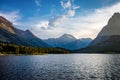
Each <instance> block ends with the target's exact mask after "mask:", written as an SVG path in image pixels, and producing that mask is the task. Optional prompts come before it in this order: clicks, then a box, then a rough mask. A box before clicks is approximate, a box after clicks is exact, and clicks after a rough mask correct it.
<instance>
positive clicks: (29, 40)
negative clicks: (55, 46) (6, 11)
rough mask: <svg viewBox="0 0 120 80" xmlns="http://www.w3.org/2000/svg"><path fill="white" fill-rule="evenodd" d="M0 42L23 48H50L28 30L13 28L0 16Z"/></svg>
mask: <svg viewBox="0 0 120 80" xmlns="http://www.w3.org/2000/svg"><path fill="white" fill-rule="evenodd" d="M0 41H1V42H7V43H12V44H16V45H23V46H33V47H50V46H49V45H48V44H46V43H45V42H44V41H42V40H41V39H39V38H38V37H36V36H35V35H34V34H33V33H32V32H30V31H29V30H26V31H23V30H20V29H17V28H15V27H14V26H13V25H12V23H11V22H9V21H8V20H7V19H5V18H4V17H2V16H0Z"/></svg>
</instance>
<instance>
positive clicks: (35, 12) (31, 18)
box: [0, 0, 120, 39]
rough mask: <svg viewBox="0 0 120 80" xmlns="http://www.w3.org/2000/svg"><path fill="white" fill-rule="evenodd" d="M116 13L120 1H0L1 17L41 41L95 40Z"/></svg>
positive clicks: (119, 7)
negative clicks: (65, 37) (65, 36)
mask: <svg viewBox="0 0 120 80" xmlns="http://www.w3.org/2000/svg"><path fill="white" fill-rule="evenodd" d="M115 12H120V0H0V16H3V17H5V18H6V19H8V20H9V21H11V22H12V23H13V25H14V26H15V27H17V28H19V29H22V30H26V29H29V30H31V32H33V33H34V34H35V35H36V36H38V37H39V38H41V39H47V38H57V37H60V36H61V35H63V34H66V33H67V34H71V35H73V36H75V37H76V38H78V39H79V38H92V39H94V38H95V37H96V36H97V35H98V33H99V32H100V30H101V29H102V28H103V27H104V26H105V25H107V22H108V20H109V18H110V17H111V16H112V15H113V14H114V13H115Z"/></svg>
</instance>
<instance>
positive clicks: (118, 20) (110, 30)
mask: <svg viewBox="0 0 120 80" xmlns="http://www.w3.org/2000/svg"><path fill="white" fill-rule="evenodd" d="M112 35H120V13H118V12H117V13H114V15H113V16H112V17H111V18H110V19H109V21H108V24H107V25H106V26H105V27H104V28H103V29H102V30H101V32H100V33H99V35H98V36H112Z"/></svg>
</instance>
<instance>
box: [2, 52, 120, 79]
mask: <svg viewBox="0 0 120 80" xmlns="http://www.w3.org/2000/svg"><path fill="white" fill-rule="evenodd" d="M0 80H120V55H119V54H66V55H65V54H59V55H56V54H50V55H36V56H0Z"/></svg>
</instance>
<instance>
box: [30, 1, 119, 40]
mask: <svg viewBox="0 0 120 80" xmlns="http://www.w3.org/2000/svg"><path fill="white" fill-rule="evenodd" d="M60 3H61V6H62V8H63V9H64V10H65V12H64V13H63V14H62V15H60V16H57V17H54V18H53V19H52V20H49V21H47V22H48V26H42V28H43V27H44V28H47V27H49V29H41V26H37V27H35V26H34V27H33V28H32V29H33V32H34V33H35V34H36V35H38V36H39V37H41V38H51V37H59V36H60V35H62V34H64V33H68V34H72V35H74V36H75V37H77V38H86V37H89V38H93V39H94V38H95V37H96V36H97V34H98V33H99V32H100V30H101V29H102V28H103V27H104V26H105V25H106V24H107V22H108V20H109V18H110V17H111V16H112V15H113V14H114V13H115V12H120V9H119V8H120V2H118V3H116V4H114V5H111V6H107V7H102V8H99V9H95V10H93V11H86V10H85V11H84V12H80V13H84V15H78V16H77V17H71V16H75V10H76V9H78V8H79V6H76V5H74V6H73V4H72V3H71V2H70V0H68V1H67V2H66V3H65V2H63V1H61V2H60ZM45 24H46V23H45ZM50 26H52V27H53V28H52V29H50V28H51V27H50ZM36 28H37V30H36Z"/></svg>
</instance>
